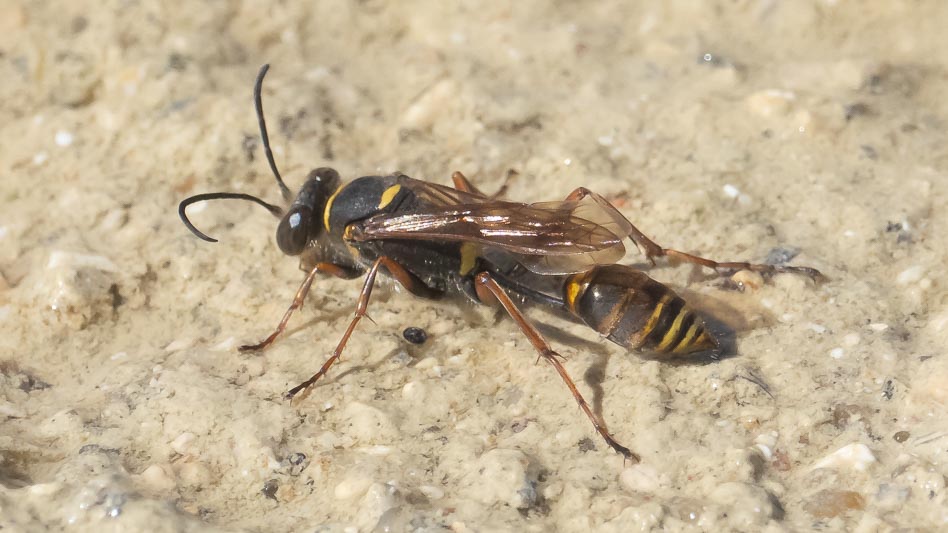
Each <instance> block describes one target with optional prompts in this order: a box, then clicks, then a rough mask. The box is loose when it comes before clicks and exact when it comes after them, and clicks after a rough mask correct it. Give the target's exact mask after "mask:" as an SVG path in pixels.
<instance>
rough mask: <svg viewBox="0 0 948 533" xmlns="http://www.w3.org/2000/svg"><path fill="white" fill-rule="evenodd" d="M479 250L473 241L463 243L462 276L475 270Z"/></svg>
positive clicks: (460, 271) (460, 270)
mask: <svg viewBox="0 0 948 533" xmlns="http://www.w3.org/2000/svg"><path fill="white" fill-rule="evenodd" d="M396 187H397V185H396ZM386 192H387V191H386ZM479 252H480V249H479V248H478V246H477V245H476V244H474V243H472V242H464V243H461V268H460V269H459V270H458V273H460V274H461V275H462V276H466V275H468V274H470V273H471V271H472V270H474V265H475V264H476V263H477V254H478V253H479Z"/></svg>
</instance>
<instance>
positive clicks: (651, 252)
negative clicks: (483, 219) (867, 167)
mask: <svg viewBox="0 0 948 533" xmlns="http://www.w3.org/2000/svg"><path fill="white" fill-rule="evenodd" d="M587 197H589V198H591V199H592V200H593V201H594V202H596V204H598V205H599V206H600V207H601V208H602V209H603V210H604V211H605V212H606V213H607V214H608V215H609V216H610V218H611V219H612V222H613V223H615V224H616V225H617V226H618V231H619V232H620V233H619V234H621V235H623V236H628V237H629V238H630V239H632V242H634V243H635V245H636V246H638V248H639V250H641V251H642V253H644V254H645V258H646V259H648V260H649V262H650V263H652V264H653V265H654V264H655V258H656V257H668V258H670V259H676V260H678V261H684V262H686V263H693V264H696V265H700V266H703V267H707V268H711V269H713V270H715V271H716V272H717V273H718V274H720V275H723V276H727V275H731V274H733V273H734V272H737V271H738V270H752V271H754V272H760V273H761V274H765V275H771V274H778V273H790V274H800V275H803V276H807V277H809V278H810V279H813V280H814V281H819V280H820V279H822V278H823V274H821V273H820V271H819V270H817V269H815V268H810V267H802V266H785V265H763V264H756V263H746V262H743V261H728V262H718V261H714V260H712V259H707V258H704V257H699V256H697V255H692V254H689V253H685V252H681V251H678V250H674V249H671V248H663V247H661V246H659V245H658V244H657V243H656V242H655V241H653V240H651V239H649V238H648V237H646V236H645V234H644V233H642V232H641V231H639V229H638V228H636V227H635V226H633V225H632V223H631V222H629V219H627V218H625V216H624V215H623V214H622V213H620V212H619V210H618V209H616V208H615V207H614V206H613V205H612V204H610V203H609V201H608V200H606V199H605V198H603V197H602V195H599V194H597V193H594V192H592V191H590V190H589V189H587V188H585V187H580V188H578V189H576V190H574V191H573V192H572V193H570V194H569V196H567V197H566V200H567V201H576V202H578V201H581V200H583V199H584V198H587ZM610 229H611V228H610Z"/></svg>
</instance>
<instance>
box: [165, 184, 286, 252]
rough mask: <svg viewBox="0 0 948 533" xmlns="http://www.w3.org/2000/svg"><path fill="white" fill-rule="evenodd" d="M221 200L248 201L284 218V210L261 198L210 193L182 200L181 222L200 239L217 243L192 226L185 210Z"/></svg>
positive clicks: (179, 208) (179, 212)
mask: <svg viewBox="0 0 948 533" xmlns="http://www.w3.org/2000/svg"><path fill="white" fill-rule="evenodd" d="M220 199H227V200H247V201H249V202H253V203H255V204H257V205H262V206H263V207H265V208H266V209H267V211H269V212H270V213H272V214H273V215H274V216H275V217H277V218H280V217H282V216H283V209H282V208H280V207H278V206H275V205H271V204H268V203H266V202H264V201H263V200H261V199H260V198H257V197H256V196H253V195H250V194H244V193H240V192H209V193H206V194H195V195H194V196H189V197H188V198H185V199H184V200H181V203H180V204H178V216H179V217H181V222H184V225H185V226H187V228H188V229H189V230H190V231H191V233H193V234H195V235H197V236H198V237H199V238H201V239H203V240H205V241H207V242H217V239H214V238H212V237H208V236H207V235H205V234H204V233H203V232H201V230H199V229H197V228H195V227H194V224H192V223H191V221H190V220H188V215H187V213H186V212H185V210H186V209H187V208H188V206H189V205H191V204H193V203H197V202H204V201H206V200H220Z"/></svg>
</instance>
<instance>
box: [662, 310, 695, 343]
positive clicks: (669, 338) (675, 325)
mask: <svg viewBox="0 0 948 533" xmlns="http://www.w3.org/2000/svg"><path fill="white" fill-rule="evenodd" d="M688 313H689V311H688V310H686V309H685V308H684V307H683V308H682V309H681V311H679V313H678V316H676V317H675V321H674V322H672V325H671V327H670V328H668V331H667V332H665V336H664V337H662V342H661V343H659V345H658V346H656V347H655V349H656V350H657V351H659V352H664V351H665V350H667V349H668V347H669V346H671V343H673V342H675V337H677V336H678V330H680V329H681V322H682V321H683V320H684V319H685V316H687V315H688Z"/></svg>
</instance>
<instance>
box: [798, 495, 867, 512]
mask: <svg viewBox="0 0 948 533" xmlns="http://www.w3.org/2000/svg"><path fill="white" fill-rule="evenodd" d="M865 506H866V499H865V498H863V497H862V495H861V494H859V493H858V492H853V491H851V490H821V491H819V492H817V493H816V494H814V495H813V497H812V498H810V501H809V502H807V503H806V505H805V506H804V508H805V509H806V511H807V512H808V513H810V515H811V516H814V517H816V518H833V517H836V516H839V515H841V514H845V513H846V512H847V511H852V510H860V509H862V508H863V507H865Z"/></svg>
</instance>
